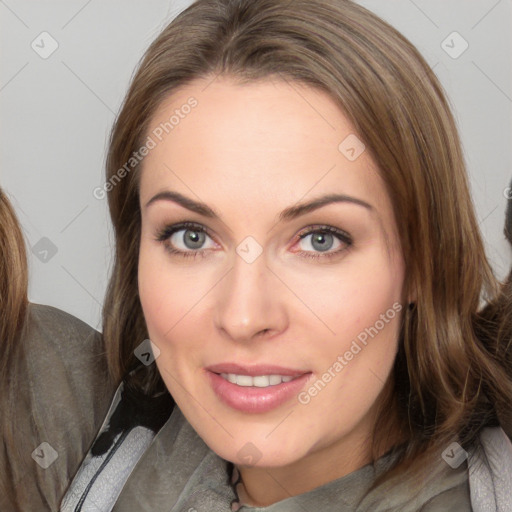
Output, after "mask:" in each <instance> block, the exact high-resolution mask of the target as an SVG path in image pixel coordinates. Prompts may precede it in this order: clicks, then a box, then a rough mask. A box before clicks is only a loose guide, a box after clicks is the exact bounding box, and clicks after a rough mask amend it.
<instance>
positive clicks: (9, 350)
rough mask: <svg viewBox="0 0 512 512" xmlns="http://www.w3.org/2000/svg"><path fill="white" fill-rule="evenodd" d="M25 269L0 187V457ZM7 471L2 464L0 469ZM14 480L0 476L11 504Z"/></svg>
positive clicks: (7, 435) (6, 437)
mask: <svg viewBox="0 0 512 512" xmlns="http://www.w3.org/2000/svg"><path fill="white" fill-rule="evenodd" d="M27 289H28V269H27V258H26V250H25V241H24V239H23V233H22V232H21V229H20V226H19V224H18V220H17V218H16V214H15V212H14V209H13V207H12V205H11V203H10V201H9V199H8V198H7V196H6V194H5V193H4V191H3V190H2V189H1V188H0V411H2V414H1V421H0V437H1V438H2V450H3V453H2V454H1V455H0V459H6V458H7V453H8V451H11V450H15V448H19V447H16V446H15V445H16V443H15V441H14V438H15V436H14V423H13V421H12V419H13V417H12V415H11V414H10V412H11V411H12V410H13V409H14V407H15V404H14V403H13V402H12V397H13V396H14V394H13V393H10V392H9V387H10V385H11V383H12V382H13V381H15V379H16V377H17V376H18V371H17V363H16V362H17V360H18V358H17V357H16V354H17V351H18V350H20V346H19V340H20V336H21V333H22V330H23V327H24V325H25V318H26V314H27V309H28V298H27ZM2 470H3V471H5V472H8V471H9V466H8V465H7V464H6V465H5V467H3V468H2ZM14 487H15V481H14V477H13V475H12V474H10V473H9V474H3V475H2V478H0V496H2V500H4V499H5V500H7V502H10V503H11V506H14V503H16V499H15V494H14Z"/></svg>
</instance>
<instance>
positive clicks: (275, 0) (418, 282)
mask: <svg viewBox="0 0 512 512" xmlns="http://www.w3.org/2000/svg"><path fill="white" fill-rule="evenodd" d="M218 75H223V76H229V77H231V78H232V79H233V80H237V81H238V82H239V83H244V82H250V81H253V80H261V79H266V78H278V79H282V80H289V81H292V82H293V81H296V82H299V83H302V84H305V85H309V86H311V87H315V88H317V89H320V90H322V91H324V92H326V93H327V94H329V95H330V97H332V98H333V99H334V100H335V101H336V102H337V104H338V105H339V107H340V109H341V110H342V111H343V112H344V114H345V115H346V116H347V117H348V119H349V120H350V121H351V122H352V123H353V125H354V127H355V128H356V130H357V134H358V137H360V138H361V139H362V140H363V142H364V143H365V145H366V147H367V149H368V150H369V151H370V152H371V155H372V157H373V158H374V160H375V161H376V163H377V164H378V166H379V168H380V171H381V176H382V178H383V179H384V181H385V183H386V187H387V190H388V193H389V195H390V197H391V200H392V203H393V206H394V215H395V218H396V221H397V226H398V230H399V236H400V239H401V246H402V250H403V256H404V259H405V263H406V269H407V272H406V280H405V284H404V297H406V296H408V294H409V293H410V292H412V293H414V294H415V296H416V297H417V300H416V302H415V304H414V305H413V306H412V307H410V308H405V309H404V314H403V319H402V321H403V325H402V329H401V335H400V345H399V346H400V349H399V353H398V356H397V359H396V363H395V367H394V371H393V376H392V377H393V378H392V379H391V380H390V386H392V388H391V389H390V390H388V391H390V392H388V393H387V395H386V396H387V399H386V400H385V401H383V402H382V409H381V414H380V418H379V421H378V423H377V426H376V429H375V436H374V453H375V455H377V454H378V453H381V451H380V448H379V447H380V446H383V445H384V444H385V441H386V432H390V431H392V430H393V429H395V430H396V429H398V430H399V431H400V432H402V433H403V434H404V435H405V437H406V438H407V441H406V443H405V445H404V446H403V447H402V455H401V457H400V464H398V465H397V467H396V470H400V471H403V470H404V468H406V467H407V466H408V465H410V464H411V463H414V462H416V463H417V462H418V461H419V460H420V458H421V456H427V455H431V456H433V454H437V455H436V456H438V454H439V453H440V449H441V450H442V449H443V448H444V447H446V446H447V445H448V444H449V443H450V442H451V441H452V440H453V438H454V437H456V438H458V440H459V442H460V443H461V444H462V445H463V446H466V445H468V444H469V443H471V442H472V441H473V440H474V439H475V438H476V436H477V434H478V432H479V430H480V429H481V428H482V427H483V426H484V425H490V424H494V423H495V421H496V419H495V416H496V412H497V411H501V410H502V409H503V408H505V407H508V406H509V404H510V401H511V400H512V382H511V379H510V377H509V376H508V375H507V374H506V371H505V369H504V367H503V366H502V364H501V363H500V361H499V358H498V357H497V356H496V353H494V351H493V349H492V347H488V346H486V343H487V341H488V338H487V336H488V332H490V331H487V330H486V329H482V330H481V331H479V332H480V334H481V337H480V338H479V337H477V332H476V329H477V325H479V324H480V322H481V317H480V316H479V314H478V310H479V305H480V301H481V300H482V299H484V300H493V299H494V298H495V297H496V293H497V282H496V280H495V278H494V276H493V274H492V271H491V269H490V266H489V264H488V262H487V260H486V257H485V253H484V247H483V243H482V239H481V236H480V233H479V229H478V222H477V221H476V218H475V214H474V210H473V205H472V201H471V197H470V194H469V188H468V180H467V175H466V171H465V164H464V159H463V155H462V151H461V144H460V141H459V137H458V133H457V129H456V125H455V122H454V119H453V117H452V114H451V112H450V108H449V105H448V103H447V100H446V98H445V95H444V93H443V90H442V87H441V85H440V83H439V81H438V80H437V78H436V76H435V75H434V73H433V71H432V70H431V69H430V68H429V66H428V65H427V63H426V62H425V60H424V59H423V58H422V56H421V55H420V54H419V52H418V51H417V50H416V48H415V47H414V46H413V45H412V44H411V43H410V42H409V41H408V40H407V39H405V38H404V37H403V36H402V35H401V34H400V33H399V32H397V31H396V30H395V29H394V28H393V27H391V26H390V25H389V24H387V23H386V22H384V21H382V20H381V19H380V18H378V17H377V16H376V15H374V14H373V13H371V12H370V11H368V10H366V9H365V8H363V7H361V6H359V5H357V4H355V3H353V2H351V1H348V0H293V1H283V0H217V1H211V0H199V1H196V2H195V3H194V4H192V5H191V6H190V7H189V8H188V9H186V10H185V11H183V12H182V13H181V14H180V15H178V16H177V18H176V19H175V20H174V21H172V22H171V23H170V24H169V25H168V26H167V27H166V28H165V29H164V30H163V32H162V33H161V34H160V35H159V36H158V38H157V39H156V40H155V41H154V42H153V43H152V44H151V46H150V47H149V49H148V50H147V52H146V54H145V56H144V58H143V59H142V61H141V63H140V65H139V68H138V70H137V72H136V74H135V76H134V78H133V81H132V84H131V86H130V88H129V91H128V93H127V96H126V98H125V101H124V104H123V106H122V109H121V111H120V113H119V116H118V118H117V120H116V123H115V125H114V127H113V131H112V134H111V140H110V148H109V152H108V157H107V180H109V181H110V180H111V179H112V177H114V175H116V173H118V170H119V169H120V168H122V167H123V165H125V163H126V162H128V161H129V159H130V158H131V156H132V155H133V154H134V152H136V151H137V150H138V149H139V148H140V147H141V146H142V145H143V143H144V139H145V137H146V136H147V131H148V126H149V122H150V120H151V116H152V115H153V114H154V113H155V111H156V109H157V108H158V106H159V105H160V104H161V102H162V101H163V100H164V99H165V98H167V97H168V96H169V95H170V94H172V93H173V92H175V91H176V90H177V89H178V88H182V87H184V86H186V84H187V83H190V82H191V81H192V80H195V79H198V78H211V79H214V77H216V76H218ZM140 170H141V165H140V164H139V165H136V166H134V168H133V170H131V172H129V173H128V174H127V175H126V176H125V177H124V178H123V179H121V180H117V181H118V183H117V184H116V185H115V186H114V187H113V188H112V190H111V191H110V192H109V196H108V200H109V207H110V213H111V216H112V221H113V225H114V230H115V236H116V253H115V265H114V269H113V275H112V278H111V281H110V284H109V287H108V294H107V299H106V302H105V307H104V336H105V338H106V340H107V344H108V351H109V360H110V368H111V371H112V372H113V375H114V377H115V378H116V379H117V380H119V379H121V377H122V376H123V375H124V374H125V373H126V372H127V371H128V370H129V369H130V368H131V366H132V365H133V364H134V362H135V360H134V355H133V351H134V348H135V347H136V346H137V345H138V344H139V343H140V342H141V341H142V340H143V339H145V338H146V337H147V331H146V326H145V323H144V317H143V313H142V309H141V305H140V301H139V297H138V285H137V263H138V251H139V243H140V229H141V225H140V208H139V196H138V176H139V173H140ZM141 385H142V384H141ZM144 385H145V386H148V387H149V388H156V387H159V386H162V385H163V384H162V381H161V379H160V378H159V376H158V374H157V371H156V369H155V368H154V366H153V367H152V368H151V369H150V370H149V374H148V380H147V381H146V382H145V383H144ZM393 404H394V409H396V410H397V411H398V413H397V414H398V416H397V417H395V416H391V415H390V414H389V410H390V407H389V406H390V405H393ZM390 423H393V424H392V425H391V424H390ZM388 427H393V428H388ZM416 466H418V467H419V464H416Z"/></svg>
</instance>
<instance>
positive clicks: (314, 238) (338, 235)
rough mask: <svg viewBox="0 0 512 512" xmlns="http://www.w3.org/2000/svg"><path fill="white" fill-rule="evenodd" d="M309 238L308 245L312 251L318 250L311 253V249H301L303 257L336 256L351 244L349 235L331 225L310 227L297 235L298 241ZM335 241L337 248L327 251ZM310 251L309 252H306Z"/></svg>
mask: <svg viewBox="0 0 512 512" xmlns="http://www.w3.org/2000/svg"><path fill="white" fill-rule="evenodd" d="M308 237H311V239H310V245H311V247H312V248H313V250H314V251H319V252H317V253H316V254H315V253H313V254H311V253H310V252H311V251H307V250H306V251H301V252H302V253H303V254H302V256H303V257H306V258H331V257H334V256H338V255H339V254H340V253H341V252H343V251H345V250H347V249H348V248H349V247H350V246H351V245H352V243H353V242H352V238H351V237H350V235H349V234H348V233H346V232H344V231H341V230H340V229H337V228H334V227H332V226H322V227H316V228H312V229H311V228H310V229H309V230H308V231H306V232H304V233H302V234H300V235H299V238H300V242H302V241H303V240H307V239H308ZM336 243H337V247H338V248H337V250H335V251H331V252H327V251H329V250H330V249H332V247H333V245H335V244H336ZM308 253H310V254H308Z"/></svg>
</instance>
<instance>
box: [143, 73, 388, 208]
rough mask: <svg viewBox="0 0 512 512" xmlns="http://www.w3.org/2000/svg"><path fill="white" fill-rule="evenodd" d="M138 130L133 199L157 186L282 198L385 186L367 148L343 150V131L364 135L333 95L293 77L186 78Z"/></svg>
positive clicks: (363, 193) (351, 136) (355, 143)
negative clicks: (140, 143)
mask: <svg viewBox="0 0 512 512" xmlns="http://www.w3.org/2000/svg"><path fill="white" fill-rule="evenodd" d="M190 105H194V106H193V107H191V106H190ZM147 134H148V135H149V136H150V137H152V138H153V139H154V141H155V147H154V149H152V150H151V151H150V153H149V154H148V155H147V156H146V157H145V159H144V162H143V173H142V179H141V200H142V201H143V200H144V198H148V197H147V196H148V195H149V194H154V193H157V192H159V191H160V189H163V188H173V189H176V190H178V191H180V192H183V193H188V195H190V193H191V192H192V193H194V194H195V195H197V196H198V197H201V198H211V199H212V202H216V201H218V202H219V203H222V201H223V200H224V201H225V200H226V198H232V199H234V198H238V199H240V200H241V201H242V202H244V204H245V205H246V206H248V205H249V204H252V203H253V201H254V199H259V203H260V204H261V203H262V202H265V199H266V200H267V201H269V202H271V203H273V204H276V201H279V202H282V206H283V207H286V206H289V205H290V204H291V203H294V202H297V201H298V200H299V199H301V198H308V197H309V198H311V197H316V196H318V195H320V194H322V193H326V192H333V191H335V192H339V193H345V194H350V195H354V196H356V197H359V198H361V199H363V200H364V199H365V198H366V199H368V198H375V197H376V196H377V195H379V194H380V195H382V194H383V192H384V185H383V182H382V180H381V178H380V176H379V173H378V172H377V167H376V165H375V163H374V162H373V160H372V159H371V157H370V155H369V154H368V152H367V151H363V152H362V153H361V155H360V156H358V157H357V158H356V159H353V158H347V153H346V149H347V143H345V142H344V141H347V140H348V141H349V144H348V146H352V147H354V148H355V150H356V151H357V152H359V151H360V150H361V149H362V148H363V145H362V142H360V141H359V138H357V135H356V134H355V130H354V127H353V126H352V124H351V123H350V121H349V120H348V119H347V118H346V117H345V115H344V114H343V112H342V110H341V109H340V108H339V107H338V105H337V104H336V103H335V101H334V100H333V99H332V98H331V97H330V96H329V95H328V94H327V93H325V92H323V91H320V90H318V89H315V88H312V87H308V86H306V85H303V84H299V83H298V82H286V81H284V80H265V81H259V82H251V83H246V84H237V83H236V82H234V81H233V80H231V79H229V78H226V77H219V78H216V79H215V80H213V81H211V79H210V80H206V79H202V80H197V81H194V82H192V83H190V84H188V85H186V86H185V87H183V88H181V89H179V90H178V91H176V92H174V93H173V94H172V95H170V96H168V97H167V98H166V99H165V100H164V101H163V102H162V103H161V104H160V106H159V108H158V109H157V111H156V112H155V114H154V115H153V117H152V119H151V122H150V124H149V129H148V131H147ZM160 139H161V140H160ZM356 155H357V153H356ZM348 156H353V155H351V154H348ZM212 186H214V188H212Z"/></svg>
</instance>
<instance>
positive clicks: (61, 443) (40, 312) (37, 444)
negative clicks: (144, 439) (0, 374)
mask: <svg viewBox="0 0 512 512" xmlns="http://www.w3.org/2000/svg"><path fill="white" fill-rule="evenodd" d="M19 348H20V349H21V350H19V351H18V356H17V358H16V361H15V368H14V371H13V375H12V385H11V388H10V393H11V394H12V397H11V398H10V402H11V404H12V406H11V407H12V411H11V418H10V421H12V423H13V425H14V427H15V431H14V432H15V436H16V439H14V441H15V445H16V446H20V447H21V446H23V447H24V449H23V451H22V452H21V451H20V452H19V453H16V454H14V453H13V454H10V455H9V459H10V460H11V464H10V465H11V471H12V472H13V474H16V480H17V481H19V482H20V486H19V489H20V493H21V492H22V494H20V504H21V500H24V501H23V506H24V507H25V508H24V509H27V510H40V509H41V507H42V506H43V505H42V503H46V504H47V505H48V506H50V509H51V510H56V509H57V508H58V503H59V501H60V499H61V497H62V495H63V493H64V490H65V489H66V487H67V486H68V485H69V482H70V481H71V478H72V477H73V475H74V474H75V472H76V471H77V469H78V467H79V465H80V463H81V461H82V459H83V458H84V456H85V454H86V453H87V450H88V449H89V447H90V445H91V443H92V441H93V439H94V437H95V435H96V433H97V431H98V429H99V428H100V426H101V423H102V420H103V418H104V416H105V414H106V412H107V410H108V406H109V404H110V401H111V399H112V396H113V394H114V391H115V386H114V384H113V383H112V382H111V381H110V379H109V374H108V370H107V361H106V357H105V348H104V342H103V339H102V336H101V334H100V333H99V332H97V331H96V330H95V329H93V328H92V327H90V326H89V325H87V324H86V323H85V322H83V321H81V320H79V319H78V318H76V317H74V316H73V315H70V314H69V313H66V312H64V311H61V310H60V309H57V308H54V307H51V306H44V305H40V304H32V303H31V304H29V309H28V315H27V320H26V326H25V329H24V331H23V333H22V336H21V338H20V347H19ZM13 465H14V466H13ZM26 500H28V501H26Z"/></svg>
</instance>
